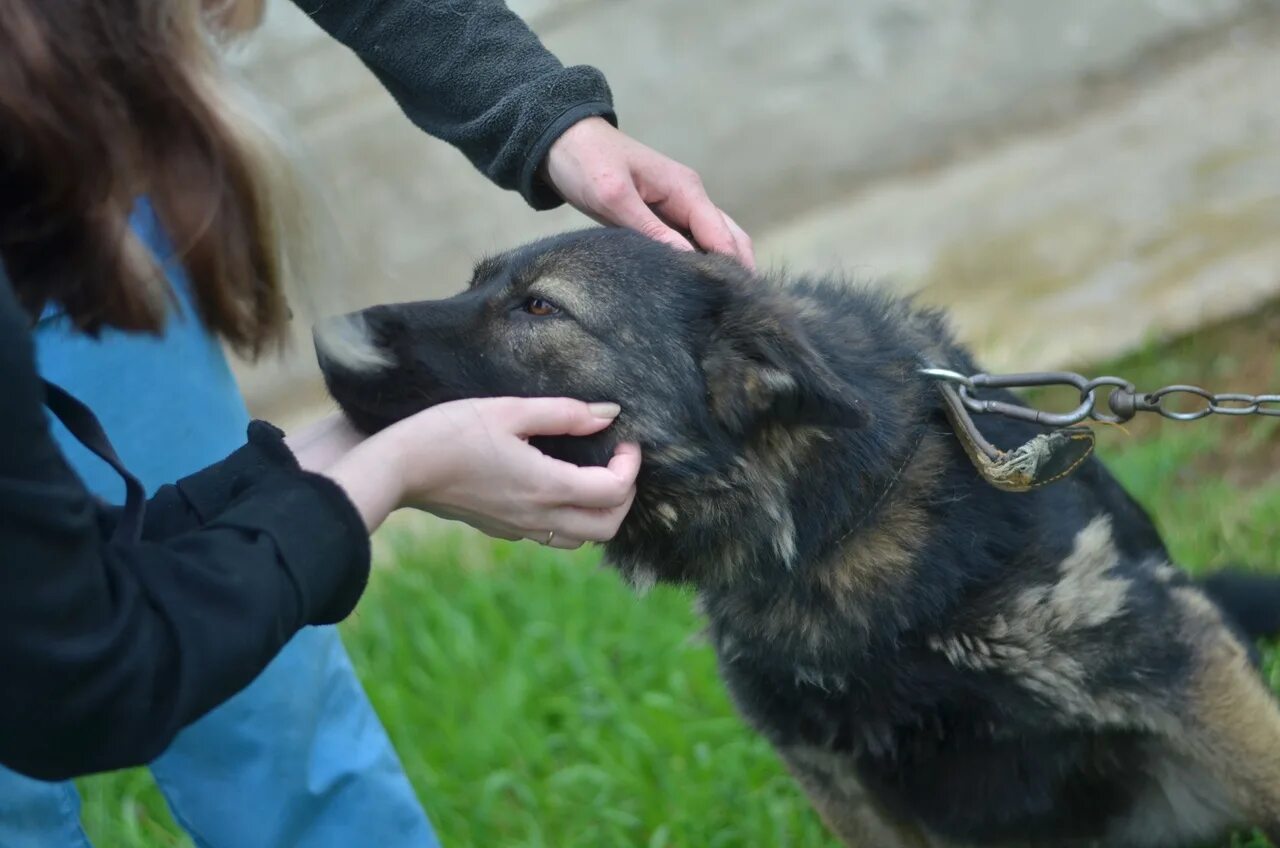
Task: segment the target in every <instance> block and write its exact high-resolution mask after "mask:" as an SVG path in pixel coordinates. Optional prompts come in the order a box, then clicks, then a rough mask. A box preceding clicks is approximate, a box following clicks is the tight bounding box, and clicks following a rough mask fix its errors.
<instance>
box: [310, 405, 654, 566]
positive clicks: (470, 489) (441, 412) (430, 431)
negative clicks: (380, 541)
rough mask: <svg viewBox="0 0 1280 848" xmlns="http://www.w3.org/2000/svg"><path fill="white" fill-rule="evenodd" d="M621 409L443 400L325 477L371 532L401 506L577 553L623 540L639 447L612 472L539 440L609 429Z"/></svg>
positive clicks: (626, 448)
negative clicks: (558, 453) (565, 456)
mask: <svg viewBox="0 0 1280 848" xmlns="http://www.w3.org/2000/svg"><path fill="white" fill-rule="evenodd" d="M617 414H618V408H617V406H615V405H613V404H603V405H590V404H586V403H582V402H581V401H576V400H569V399H565V398H488V399H483V400H466V401H455V402H452V403H446V404H441V405H439V406H435V407H432V408H431V409H428V410H425V411H423V412H420V413H418V414H416V415H413V416H410V417H409V418H406V419H405V420H403V421H401V422H399V423H397V424H394V425H392V426H391V427H388V428H387V429H386V430H383V431H382V432H380V433H378V434H376V435H374V436H371V437H370V438H369V439H367V440H365V441H364V442H362V443H361V444H359V445H358V446H357V447H356V448H354V449H353V450H352V451H351V452H350V453H348V454H347V455H346V456H344V457H343V458H342V459H341V460H339V461H338V462H337V463H335V464H334V465H333V466H331V467H330V468H328V469H327V470H326V471H325V472H324V473H326V474H327V475H328V476H330V477H331V478H333V479H334V480H335V481H336V482H338V484H339V485H341V486H342V487H343V488H344V489H345V490H346V491H347V493H348V495H349V496H350V497H351V499H352V501H353V503H355V505H356V508H357V509H358V510H359V511H360V514H361V516H362V517H363V518H364V519H365V524H366V526H368V528H369V530H370V531H372V530H374V529H375V528H376V527H377V526H379V525H380V524H381V523H382V521H383V520H384V519H385V518H386V516H387V515H388V514H389V513H390V512H391V511H393V510H394V509H396V508H399V507H402V506H403V507H413V508H416V509H421V510H425V511H427V512H432V513H434V514H436V515H439V516H441V517H443V518H447V519H451V520H458V521H464V522H466V523H467V524H470V525H471V526H472V527H475V528H476V529H478V530H480V531H482V532H484V533H487V534H488V535H490V536H495V537H498V538H503V539H513V540H514V539H537V540H541V541H545V540H546V538H547V536H548V533H550V532H552V531H554V536H553V537H552V544H553V545H554V546H556V547H561V548H576V547H578V546H579V545H581V544H582V543H583V542H584V541H605V540H607V539H610V538H612V537H613V535H614V534H615V533H616V532H617V529H618V526H619V525H620V524H621V523H622V519H623V518H624V517H625V516H626V513H627V510H629V509H630V507H631V501H632V499H633V498H634V496H635V478H636V474H637V473H638V472H639V468H640V454H639V448H638V447H637V446H635V445H623V446H621V447H619V449H618V451H617V453H616V454H615V456H614V458H613V460H612V461H611V462H610V463H609V465H608V467H606V468H579V467H577V466H574V465H570V464H569V463H565V462H561V461H559V460H556V459H552V458H550V457H548V456H546V455H545V454H543V453H541V452H540V451H538V450H537V449H536V448H534V447H532V446H531V445H530V444H529V442H528V439H529V438H530V437H532V436H561V435H568V436H586V435H590V434H592V433H596V432H599V431H600V430H603V429H605V428H606V427H608V426H609V425H610V424H611V423H612V421H613V419H614V417H615V416H616V415H617Z"/></svg>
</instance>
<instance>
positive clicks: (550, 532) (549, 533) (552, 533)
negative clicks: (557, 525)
mask: <svg viewBox="0 0 1280 848" xmlns="http://www.w3.org/2000/svg"><path fill="white" fill-rule="evenodd" d="M555 537H556V531H554V530H548V531H547V541H545V542H543V543H542V544H544V545H546V546H547V547H551V540H552V539H554V538H555Z"/></svg>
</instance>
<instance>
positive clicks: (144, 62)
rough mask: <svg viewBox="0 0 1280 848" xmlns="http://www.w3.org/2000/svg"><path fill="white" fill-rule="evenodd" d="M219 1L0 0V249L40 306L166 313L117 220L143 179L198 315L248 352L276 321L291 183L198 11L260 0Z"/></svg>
mask: <svg viewBox="0 0 1280 848" xmlns="http://www.w3.org/2000/svg"><path fill="white" fill-rule="evenodd" d="M214 2H215V3H216V4H217V8H213V9H208V8H204V7H203V6H202V4H201V3H200V2H199V0H56V2H50V0H2V2H0V258H3V261H4V263H5V268H6V271H7V272H8V275H9V277H10V279H11V280H12V281H13V284H14V287H15V289H16V291H17V294H18V297H19V298H20V300H21V301H22V302H23V304H24V305H25V306H26V307H27V308H28V309H29V310H30V311H31V312H32V314H33V315H35V314H38V313H39V312H40V311H41V310H42V309H44V308H45V307H46V306H47V305H49V304H51V303H53V304H57V305H58V306H60V307H61V308H62V309H64V310H65V311H66V313H67V314H68V315H69V317H70V318H71V320H72V321H73V322H74V323H75V325H76V326H77V327H79V328H80V329H82V330H84V331H86V332H89V333H96V332H97V331H99V330H100V329H102V328H104V327H116V328H120V329H124V330H135V331H150V332H158V331H159V330H160V329H162V327H163V326H164V323H165V320H166V317H167V316H168V314H169V312H170V310H171V309H172V308H173V306H174V303H175V300H174V297H173V292H172V291H171V290H170V288H169V286H168V284H167V282H166V281H165V278H164V276H163V274H161V273H160V272H159V269H158V268H157V267H156V266H155V264H154V262H153V261H152V260H151V258H150V256H149V254H148V253H147V252H146V250H145V249H144V248H143V247H142V245H141V244H140V243H139V242H138V241H137V239H136V238H135V237H133V235H132V234H131V233H130V231H129V228H128V220H129V216H130V213H131V212H132V210H133V209H134V206H135V203H136V202H137V200H138V199H139V197H141V196H144V195H145V196H146V197H148V198H149V199H150V200H151V202H152V203H153V205H154V207H155V209H156V210H157V213H158V214H159V217H160V219H161V222H162V224H163V225H164V228H165V231H166V233H167V234H168V236H169V237H170V239H171V241H172V242H173V244H174V247H175V249H176V251H177V253H178V256H179V258H180V259H181V261H182V263H183V265H184V267H185V268H186V270H187V272H188V274H189V276H190V279H191V282H192V287H193V289H194V294H195V302H196V305H197V309H198V310H199V313H200V315H199V317H200V318H201V319H202V321H203V322H204V323H205V325H206V326H207V327H209V328H210V329H211V330H212V331H214V332H216V333H218V334H219V335H221V336H222V337H223V338H225V339H226V340H227V341H229V342H230V343H231V344H232V345H233V346H234V347H236V348H237V349H239V350H240V351H241V352H244V353H247V354H249V355H257V354H258V353H260V352H261V351H262V350H263V349H264V348H265V347H266V346H267V345H269V344H270V343H272V342H274V341H277V340H279V339H281V338H283V329H284V326H285V323H286V321H287V316H288V309H287V307H286V305H285V297H284V289H285V287H284V277H285V275H286V273H287V272H288V270H289V265H290V261H291V259H290V252H289V251H290V244H289V242H290V234H289V232H288V230H289V228H290V226H291V225H292V224H291V216H292V212H294V211H296V210H293V209H291V208H290V206H291V201H292V200H296V197H293V198H291V196H290V191H291V190H292V189H291V187H290V185H289V184H288V182H287V174H288V170H289V169H288V168H287V166H286V164H285V163H284V161H283V157H282V156H281V155H280V154H279V153H277V152H276V150H275V148H274V145H273V144H272V143H270V142H269V140H268V136H266V135H265V134H263V133H261V132H259V131H258V129H257V128H256V127H255V126H254V123H253V122H252V121H248V120H245V119H244V116H243V115H242V114H239V113H237V112H236V111H235V109H234V108H233V107H232V106H231V105H230V103H231V101H229V100H228V99H227V98H226V96H225V88H224V85H223V80H222V74H221V71H220V67H219V58H218V51H217V50H216V49H215V46H214V45H213V43H212V40H211V37H210V28H209V19H210V17H213V18H215V19H216V20H220V21H222V22H223V23H226V24H229V25H230V26H231V27H232V28H243V27H246V26H251V25H253V24H255V23H256V21H257V18H258V17H259V16H260V13H261V5H262V4H261V0H250V2H249V3H248V4H247V5H246V4H245V2H244V0H214ZM246 10H247V11H246Z"/></svg>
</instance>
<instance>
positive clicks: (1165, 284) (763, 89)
mask: <svg viewBox="0 0 1280 848" xmlns="http://www.w3.org/2000/svg"><path fill="white" fill-rule="evenodd" d="M512 6H513V8H515V9H517V10H518V11H520V12H521V13H522V14H524V15H525V16H526V19H527V20H529V21H530V22H531V25H532V26H533V27H534V29H535V31H537V32H538V33H539V34H540V35H541V36H542V37H543V39H544V40H545V42H546V43H547V44H548V46H549V47H551V48H552V49H553V50H554V51H555V52H556V53H557V54H558V55H560V56H561V58H562V59H563V60H564V61H565V62H566V63H590V64H594V65H596V66H598V67H600V68H602V69H603V70H604V71H605V72H606V74H607V75H608V77H609V79H610V83H611V85H612V86H613V89H614V93H615V97H616V102H617V105H618V108H619V112H620V116H621V120H622V123H623V127H624V128H625V129H626V130H627V131H628V132H630V133H632V134H633V135H635V136H637V137H638V138H640V139H642V140H644V141H646V142H648V143H650V144H652V145H653V146H655V147H657V148H659V149H661V150H663V151H664V152H667V153H668V154H670V155H672V156H674V157H675V158H678V159H680V160H682V161H684V162H686V163H688V164H690V165H692V166H694V167H695V168H697V169H698V170H699V171H700V172H701V173H702V175H703V177H704V179H705V181H706V183H707V185H708V187H709V190H710V191H711V192H712V195H713V196H714V197H715V198H716V199H717V200H718V202H720V203H721V205H723V206H724V207H725V208H726V209H727V210H728V211H729V212H730V213H731V214H733V215H734V217H735V218H737V219H738V220H739V222H740V223H742V224H743V225H744V226H746V227H747V228H748V229H749V230H750V231H751V232H752V234H753V235H754V236H756V237H757V243H758V244H759V245H760V248H761V252H762V255H763V257H764V258H765V260H766V261H768V262H775V263H785V264H787V265H788V266H792V267H803V268H815V269H825V270H834V269H838V268H843V269H845V270H852V271H854V272H855V275H859V276H870V275H875V276H885V277H888V278H891V279H893V280H896V281H898V282H899V284H901V285H903V286H904V287H908V288H917V287H922V286H923V287H926V288H927V289H928V291H929V296H930V297H933V298H934V299H936V300H937V301H939V302H942V303H946V304H949V305H956V306H958V308H959V316H958V317H959V319H960V322H961V325H962V327H963V328H964V329H965V331H966V332H967V333H968V334H969V335H970V336H971V337H972V338H973V339H974V341H975V342H976V343H978V344H979V345H980V346H981V347H982V349H983V351H984V352H985V353H987V354H988V355H989V356H992V357H994V358H995V359H996V361H998V362H1003V361H1005V360H1008V359H1012V358H1018V357H1022V356H1030V357H1032V358H1031V359H1027V360H1025V361H1022V362H1020V363H1019V364H1021V365H1023V366H1024V367H1042V366H1048V365H1051V364H1054V362H1053V361H1050V360H1060V359H1062V358H1066V357H1070V356H1073V355H1075V354H1076V353H1078V352H1080V351H1081V350H1088V351H1092V350H1097V347H1096V346H1095V345H1091V344H1089V343H1088V342H1087V341H1086V342H1085V343H1083V344H1076V343H1075V342H1072V343H1054V342H1053V341H1052V340H1053V339H1054V338H1056V337H1057V336H1058V335H1059V334H1060V329H1061V323H1060V322H1061V319H1062V317H1063V315H1064V314H1066V315H1069V316H1071V320H1072V322H1073V323H1074V324H1083V325H1086V326H1092V325H1096V326H1097V328H1098V330H1099V334H1103V335H1105V339H1106V340H1107V342H1108V344H1110V345H1111V346H1112V347H1117V348H1122V347H1124V346H1125V345H1130V344H1133V343H1134V342H1135V341H1137V340H1138V339H1140V338H1141V336H1142V335H1143V334H1145V333H1149V332H1154V331H1160V330H1162V329H1170V328H1176V327H1180V326H1185V325H1187V324H1188V323H1189V322H1190V323H1194V320H1198V319H1197V318H1195V317H1194V316H1196V315H1198V314H1199V313H1200V312H1201V311H1202V310H1205V309H1208V310H1210V311H1213V310H1215V309H1216V310H1217V311H1219V312H1222V311H1228V310H1235V309H1240V308H1247V306H1248V305H1249V304H1251V303H1256V301H1257V299H1258V298H1261V297H1268V296H1271V295H1272V294H1274V293H1275V292H1276V291H1277V289H1278V287H1280V255H1277V253H1276V248H1274V247H1272V246H1271V245H1272V244H1274V243H1276V242H1277V239H1275V238H1272V237H1271V236H1272V234H1275V233H1277V232H1280V229H1278V227H1280V200H1278V198H1280V105H1277V98H1275V97H1274V95H1273V94H1269V93H1268V85H1270V86H1271V87H1272V88H1274V80H1277V79H1280V49H1277V48H1280V36H1278V35H1277V33H1278V32H1280V26H1278V25H1277V19H1280V3H1277V2H1274V0H1266V2H1249V0H1127V2H1123V3H1116V2H1108V0H1075V1H1074V2H1071V3H1058V2H1051V0H1026V2H1018V3H1011V2H1007V0H1006V2H990V1H988V0H951V2H946V3H938V2H925V0H858V2H849V0H791V2H785V3H782V2H777V0H773V1H772V2H764V0H734V2H723V1H722V2H711V1H710V0H704V2H688V0H649V2H645V3H643V4H642V3H639V2H631V3H622V2H617V0H613V1H612V2H610V0H522V2H513V3H512ZM423 43H424V48H423V49H424V50H430V34H429V33H428V34H425V35H424V42H423ZM243 59H244V62H245V64H246V67H247V71H248V74H249V75H250V77H251V80H252V81H253V84H254V85H255V86H256V87H257V88H258V90H259V91H261V92H262V93H263V95H264V96H265V97H266V98H268V99H270V100H273V101H275V102H277V103H280V104H284V105H285V107H286V109H287V112H288V116H289V118H290V121H291V122H292V123H293V124H294V127H295V130H296V132H297V134H298V135H299V137H301V138H302V139H303V141H304V143H305V145H306V146H307V148H308V149H309V151H310V153H311V155H312V158H313V160H314V172H315V173H316V174H317V175H318V176H319V177H320V179H321V180H322V181H323V182H324V183H325V184H326V185H327V186H328V188H329V189H330V191H331V193H332V194H333V195H334V197H335V198H336V205H335V208H336V211H337V214H338V216H339V218H340V221H341V224H342V230H343V233H344V237H345V238H346V240H347V241H348V243H349V247H350V250H351V253H352V255H353V256H354V257H355V259H356V262H355V263H354V265H353V267H352V270H351V281H350V285H351V287H352V291H353V292H355V295H354V300H355V301H356V302H357V303H371V302H376V301H379V300H387V299H406V298H413V297H429V296H436V295H439V294H443V293H447V292H450V291H453V290H455V289H457V288H458V287H459V286H461V285H462V284H463V283H464V281H465V279H466V276H467V272H468V270H469V268H470V265H471V263H472V262H473V261H474V260H475V258H477V257H478V256H479V255H481V254H483V253H485V252H489V251H492V250H495V249H501V248H503V247H506V246H510V245H513V244H516V243H518V242H520V241H523V240H525V239H528V238H530V237H533V236H536V235H539V234H542V233H547V232H553V231H556V230H560V229H564V228H567V227H572V226H577V225H579V224H581V223H583V219H581V218H580V217H579V216H577V215H576V213H574V212H572V211H571V210H559V211H556V212H553V213H543V214H534V213H532V212H531V211H529V210H528V209H527V208H526V207H525V206H524V205H523V203H522V202H521V201H520V199H519V198H518V197H516V196H515V195H512V194H507V193H503V192H499V191H497V190H496V189H494V188H493V187H492V186H490V185H489V184H488V183H487V182H486V181H484V180H483V178H481V177H480V176H479V175H478V174H476V173H474V172H473V171H472V170H471V168H470V166H469V165H468V164H467V163H466V161H465V160H464V159H463V158H462V157H461V155H460V154H458V153H456V152H455V151H453V150H452V149H450V148H448V147H447V146H445V145H443V144H441V143H438V142H435V141H433V140H431V139H428V138H426V137H425V136H424V135H423V134H422V133H421V132H419V131H418V130H417V129H416V128H414V127H412V126H411V125H410V124H409V123H408V122H407V120H405V119H404V118H403V116H402V115H401V114H400V112H399V110H398V109H397V107H396V106H395V105H394V103H393V102H392V101H391V100H390V98H389V97H387V95H385V93H383V92H382V91H381V89H380V88H379V86H378V85H377V83H376V81H375V80H373V78H372V77H371V76H370V75H369V74H368V73H367V71H365V70H364V69H363V68H362V67H361V66H360V64H359V62H358V61H357V60H355V59H354V57H352V56H351V55H350V54H349V53H348V52H347V51H346V50H345V49H344V48H342V47H341V46H339V45H336V44H334V43H332V42H330V41H328V40H327V39H326V38H325V37H324V36H323V34H321V33H320V32H319V31H318V30H317V29H316V28H315V27H313V26H312V25H311V24H310V22H309V21H307V20H306V19H305V17H303V16H302V15H301V14H299V13H298V12H297V10H296V9H294V8H293V7H292V6H291V5H290V4H289V3H287V2H281V0H273V5H272V6H271V7H270V12H269V18H268V23H267V26H266V27H265V29H264V30H263V31H262V32H261V33H260V34H259V35H258V36H256V41H255V43H254V44H252V45H250V50H249V51H248V52H247V53H246V54H245V56H244V57H243ZM1267 80H1271V81H1272V82H1271V83H1267V82H1266V81H1267ZM975 278H976V279H975ZM1242 280H1243V282H1242ZM1215 287H1216V288H1220V289H1222V290H1223V291H1225V292H1230V293H1231V297H1227V298H1223V297H1217V296H1215V295H1214V291H1215ZM1144 303H1145V304H1155V307H1154V312H1155V313H1156V314H1155V316H1154V317H1152V318H1151V319H1150V320H1148V319H1146V318H1143V319H1141V320H1138V321H1134V320H1132V318H1131V317H1126V318H1121V319H1117V320H1115V321H1112V320H1110V319H1108V318H1106V316H1108V315H1112V314H1116V315H1121V316H1126V315H1127V316H1132V313H1133V308H1134V307H1135V306H1138V305H1140V304H1144ZM1188 313H1190V314H1191V315H1192V316H1193V317H1192V318H1190V319H1188V318H1187V317H1186V316H1187V314H1188ZM1095 319H1096V320H1095ZM1119 325H1123V326H1119ZM1073 335H1076V334H1073ZM1094 341H1096V339H1095V340H1094ZM240 374H241V379H242V384H243V385H244V387H245V390H246V393H247V394H248V396H249V399H250V402H251V404H252V405H253V407H254V408H255V410H256V411H258V412H260V413H261V414H268V415H273V416H274V417H277V418H281V417H287V414H288V413H289V412H291V411H295V410H296V409H297V408H299V407H300V406H301V405H304V404H306V403H308V402H309V401H314V400H315V399H316V398H318V397H320V394H319V392H318V390H317V383H316V381H315V373H314V368H313V366H312V364H311V362H310V357H309V355H308V354H307V349H306V348H305V347H302V348H300V353H299V355H297V356H295V357H294V358H293V359H291V360H289V361H287V362H285V363H283V364H272V365H268V366H259V367H257V368H252V369H251V368H246V367H242V368H241V369H240Z"/></svg>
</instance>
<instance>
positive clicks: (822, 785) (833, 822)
mask: <svg viewBox="0 0 1280 848" xmlns="http://www.w3.org/2000/svg"><path fill="white" fill-rule="evenodd" d="M779 754H781V756H782V761H783V762H784V763H785V764H786V766H787V769H788V770H789V771H790V772H791V774H792V776H793V777H794V778H795V780H796V782H797V783H798V784H800V788H801V789H803V790H804V792H805V795H807V796H808V798H809V802H810V803H811V804H813V807H814V809H815V810H817V812H818V816H819V817H820V818H821V819H822V821H823V823H824V824H825V825H826V826H827V829H828V830H830V831H831V832H832V833H833V834H835V835H836V837H838V838H839V839H840V841H841V842H842V843H844V844H845V845H846V846H849V848H940V846H938V844H937V843H934V842H932V841H931V840H929V839H928V838H927V837H926V836H925V835H924V834H923V833H921V832H920V831H919V830H918V829H917V828H914V827H911V826H909V825H905V824H901V823H898V822H895V821H893V820H891V819H890V818H889V817H888V816H886V815H884V814H883V813H881V812H880V811H879V810H878V809H877V808H876V806H875V804H874V802H873V800H872V798H871V796H870V795H868V794H867V792H866V790H865V789H864V788H863V786H862V783H861V781H860V780H859V779H858V775H857V773H856V772H855V770H854V768H853V763H852V761H851V760H849V758H847V757H844V756H841V755H839V754H835V753H832V752H830V751H825V750H823V749H821V748H814V747H808V746H792V747H786V748H780V749H779Z"/></svg>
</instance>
